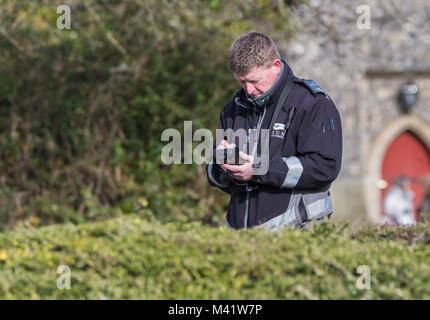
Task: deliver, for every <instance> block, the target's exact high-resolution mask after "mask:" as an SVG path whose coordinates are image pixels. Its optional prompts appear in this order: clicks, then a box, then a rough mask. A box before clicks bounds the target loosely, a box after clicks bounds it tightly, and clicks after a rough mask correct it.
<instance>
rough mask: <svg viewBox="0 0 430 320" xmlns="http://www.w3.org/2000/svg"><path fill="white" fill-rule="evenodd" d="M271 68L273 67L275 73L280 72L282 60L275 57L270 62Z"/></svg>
mask: <svg viewBox="0 0 430 320" xmlns="http://www.w3.org/2000/svg"><path fill="white" fill-rule="evenodd" d="M272 68H274V71H275V72H276V74H279V72H281V69H282V62H281V60H279V59H275V60H273V62H272Z"/></svg>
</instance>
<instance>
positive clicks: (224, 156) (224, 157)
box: [216, 147, 246, 165]
mask: <svg viewBox="0 0 430 320" xmlns="http://www.w3.org/2000/svg"><path fill="white" fill-rule="evenodd" d="M216 157H217V163H218V164H221V163H226V164H233V165H240V164H244V163H245V162H246V161H245V160H244V159H242V158H241V157H240V156H239V148H238V147H235V148H226V149H220V150H217V151H216Z"/></svg>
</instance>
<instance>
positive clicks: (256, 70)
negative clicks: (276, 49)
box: [234, 66, 268, 80]
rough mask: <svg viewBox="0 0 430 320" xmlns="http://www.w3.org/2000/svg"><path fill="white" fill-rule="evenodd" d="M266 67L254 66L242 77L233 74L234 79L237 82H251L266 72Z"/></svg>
mask: <svg viewBox="0 0 430 320" xmlns="http://www.w3.org/2000/svg"><path fill="white" fill-rule="evenodd" d="M267 69H268V68H267V67H265V66H256V67H253V68H252V69H251V70H250V71H249V72H248V73H246V74H243V75H238V74H236V73H235V74H234V76H235V78H236V79H238V80H251V79H253V78H258V77H259V76H261V74H262V73H264V72H265V71H267Z"/></svg>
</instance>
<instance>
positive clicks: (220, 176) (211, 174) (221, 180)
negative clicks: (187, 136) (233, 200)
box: [206, 109, 232, 194]
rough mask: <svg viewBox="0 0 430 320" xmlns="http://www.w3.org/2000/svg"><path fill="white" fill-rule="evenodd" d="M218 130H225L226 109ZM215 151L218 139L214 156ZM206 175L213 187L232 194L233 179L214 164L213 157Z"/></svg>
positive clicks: (221, 115)
mask: <svg viewBox="0 0 430 320" xmlns="http://www.w3.org/2000/svg"><path fill="white" fill-rule="evenodd" d="M217 128H218V129H224V128H225V120H224V109H223V110H222V111H221V114H220V118H219V121H218V127H217ZM215 149H216V139H215V142H214V145H213V154H215ZM206 175H207V179H208V182H209V184H210V185H211V186H212V187H218V188H220V189H221V190H222V191H224V192H226V193H229V194H231V191H230V189H229V185H230V183H231V182H232V178H231V177H230V176H229V175H228V174H227V173H226V172H224V171H223V170H222V169H221V167H220V166H219V165H217V164H216V163H214V160H213V157H212V158H211V159H209V162H208V164H207V165H206Z"/></svg>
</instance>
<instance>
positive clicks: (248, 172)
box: [216, 140, 254, 181]
mask: <svg viewBox="0 0 430 320" xmlns="http://www.w3.org/2000/svg"><path fill="white" fill-rule="evenodd" d="M235 147H236V145H235V144H234V143H233V144H229V143H228V142H227V141H226V140H222V141H221V143H220V144H219V145H218V146H217V147H216V150H220V149H227V148H235ZM239 157H241V158H242V159H244V160H245V161H246V162H245V163H244V164H241V165H233V164H226V163H224V164H221V165H220V167H221V168H222V169H223V170H224V172H227V171H229V174H230V176H231V177H233V178H235V179H237V180H239V181H248V180H250V179H251V176H252V165H253V164H254V157H253V156H250V155H249V154H246V153H244V152H242V151H239Z"/></svg>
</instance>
